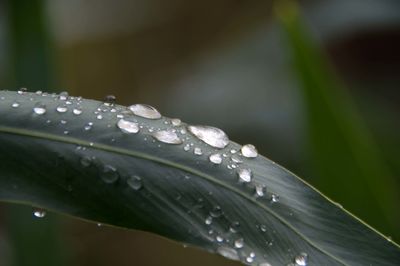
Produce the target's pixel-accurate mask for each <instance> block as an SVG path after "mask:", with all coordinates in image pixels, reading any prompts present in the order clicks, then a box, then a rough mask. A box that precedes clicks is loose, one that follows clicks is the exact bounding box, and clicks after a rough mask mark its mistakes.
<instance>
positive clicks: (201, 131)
mask: <svg viewBox="0 0 400 266" xmlns="http://www.w3.org/2000/svg"><path fill="white" fill-rule="evenodd" d="M188 130H189V131H190V132H191V133H192V134H193V135H194V136H196V137H197V138H198V139H200V140H202V141H204V142H205V143H207V144H208V145H210V146H212V147H214V148H218V149H222V148H225V147H226V146H227V145H228V144H229V138H228V136H227V135H226V134H225V132H224V131H222V130H221V129H219V128H215V127H210V126H188Z"/></svg>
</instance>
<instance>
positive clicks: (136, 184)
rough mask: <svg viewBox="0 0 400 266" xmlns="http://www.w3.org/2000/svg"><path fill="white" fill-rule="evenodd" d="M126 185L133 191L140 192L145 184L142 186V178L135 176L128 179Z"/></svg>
mask: <svg viewBox="0 0 400 266" xmlns="http://www.w3.org/2000/svg"><path fill="white" fill-rule="evenodd" d="M126 183H127V184H128V185H129V186H130V187H131V188H132V189H133V190H139V189H141V188H142V186H143V184H142V178H140V176H137V175H133V176H130V177H128V179H127V180H126Z"/></svg>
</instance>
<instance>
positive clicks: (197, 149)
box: [193, 147, 203, 155]
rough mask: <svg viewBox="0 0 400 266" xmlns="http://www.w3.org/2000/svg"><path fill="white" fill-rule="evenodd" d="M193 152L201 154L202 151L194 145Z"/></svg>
mask: <svg viewBox="0 0 400 266" xmlns="http://www.w3.org/2000/svg"><path fill="white" fill-rule="evenodd" d="M193 152H194V154H196V155H202V154H203V152H202V151H201V149H200V148H198V147H196V148H194V151H193Z"/></svg>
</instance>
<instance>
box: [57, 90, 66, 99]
mask: <svg viewBox="0 0 400 266" xmlns="http://www.w3.org/2000/svg"><path fill="white" fill-rule="evenodd" d="M58 99H59V100H60V101H65V100H67V99H68V92H66V91H63V92H60V95H58Z"/></svg>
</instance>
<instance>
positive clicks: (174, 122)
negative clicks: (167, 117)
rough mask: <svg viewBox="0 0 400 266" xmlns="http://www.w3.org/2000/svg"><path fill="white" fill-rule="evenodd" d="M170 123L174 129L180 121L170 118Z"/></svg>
mask: <svg viewBox="0 0 400 266" xmlns="http://www.w3.org/2000/svg"><path fill="white" fill-rule="evenodd" d="M171 123H172V125H173V126H174V127H177V126H180V125H181V123H182V121H181V120H180V119H179V118H172V119H171Z"/></svg>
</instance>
